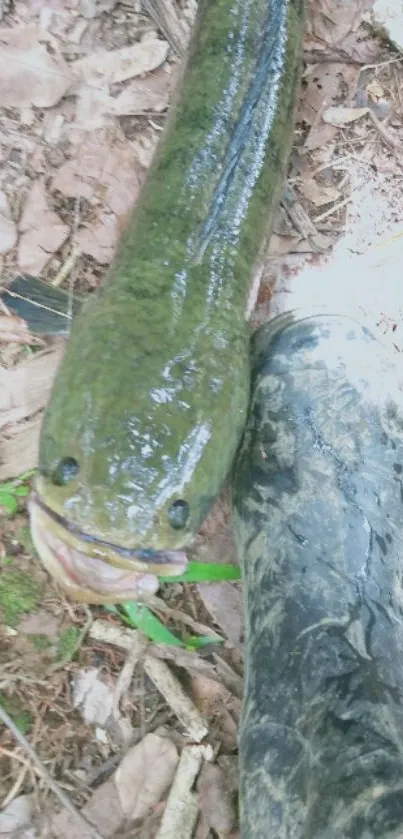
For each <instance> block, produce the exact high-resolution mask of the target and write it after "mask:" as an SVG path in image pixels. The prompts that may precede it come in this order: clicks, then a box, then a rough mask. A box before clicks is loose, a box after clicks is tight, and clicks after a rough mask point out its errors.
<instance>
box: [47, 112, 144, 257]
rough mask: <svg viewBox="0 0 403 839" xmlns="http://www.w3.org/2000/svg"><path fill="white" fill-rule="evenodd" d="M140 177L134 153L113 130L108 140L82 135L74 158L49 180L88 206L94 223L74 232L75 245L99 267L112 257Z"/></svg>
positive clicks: (106, 135)
mask: <svg viewBox="0 0 403 839" xmlns="http://www.w3.org/2000/svg"><path fill="white" fill-rule="evenodd" d="M81 137H82V134H81ZM142 174H143V173H142V169H141V168H140V166H139V164H138V162H137V160H136V154H135V151H134V150H133V148H132V146H131V144H130V143H129V142H128V141H127V140H126V139H125V138H124V137H123V135H122V134H121V132H120V130H119V129H118V128H116V130H115V131H114V134H113V136H112V137H111V132H109V131H106V130H105V131H104V130H101V131H98V132H92V134H91V135H85V139H84V141H82V143H81V145H80V146H78V148H77V156H76V157H75V158H73V159H72V160H69V161H67V163H65V164H64V165H63V166H61V168H60V169H59V170H58V171H57V173H56V175H55V177H54V179H53V182H52V189H54V190H58V191H60V192H62V193H63V194H64V195H67V196H68V197H69V198H77V197H83V198H85V199H86V200H87V201H88V202H90V203H91V205H92V217H93V218H94V221H93V222H92V223H91V224H90V223H88V222H85V223H84V225H83V226H82V227H81V228H79V229H78V232H77V234H76V237H75V244H76V245H77V246H78V247H79V248H80V249H81V250H82V252H83V253H85V254H88V255H90V256H93V257H94V259H96V260H97V261H98V262H100V263H101V264H107V263H108V262H109V261H110V260H111V258H112V255H113V251H114V248H115V245H116V242H117V240H118V236H119V232H120V227H121V224H122V219H123V220H125V219H126V217H127V214H128V213H129V212H130V210H131V209H132V207H133V205H134V204H135V202H136V199H137V196H138V193H139V190H140V184H141V180H142Z"/></svg>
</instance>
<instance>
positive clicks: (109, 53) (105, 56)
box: [72, 35, 169, 85]
mask: <svg viewBox="0 0 403 839" xmlns="http://www.w3.org/2000/svg"><path fill="white" fill-rule="evenodd" d="M168 49H169V45H168V44H167V42H166V41H161V40H159V39H158V38H157V37H156V36H155V35H154V36H153V37H148V38H145V39H144V40H143V41H139V42H138V43H136V44H132V46H129V47H122V48H121V49H117V50H100V51H99V52H96V53H94V54H93V55H90V56H88V57H87V58H80V59H79V60H78V61H76V62H74V64H73V65H72V72H73V73H74V75H75V76H76V78H78V79H80V80H82V81H84V82H85V83H86V84H94V83H97V84H104V85H105V84H107V85H111V84H117V83H118V82H125V81H126V80H127V79H132V78H133V77H134V76H142V75H143V74H144V73H150V72H151V70H155V68H156V67H160V65H161V64H163V63H164V61H165V59H166V57H167V54H168Z"/></svg>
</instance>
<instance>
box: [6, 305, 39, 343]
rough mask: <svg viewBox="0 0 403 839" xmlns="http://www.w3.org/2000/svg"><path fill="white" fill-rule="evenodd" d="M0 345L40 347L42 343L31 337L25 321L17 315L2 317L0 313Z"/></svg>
mask: <svg viewBox="0 0 403 839" xmlns="http://www.w3.org/2000/svg"><path fill="white" fill-rule="evenodd" d="M0 343H4V344H10V343H15V344H30V345H32V346H33V345H42V346H43V341H41V340H40V339H39V338H36V337H34V335H31V333H30V331H29V328H28V325H27V324H26V322H25V320H23V319H22V318H19V317H17V315H3V314H1V312H0Z"/></svg>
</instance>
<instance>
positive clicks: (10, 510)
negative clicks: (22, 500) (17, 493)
mask: <svg viewBox="0 0 403 839" xmlns="http://www.w3.org/2000/svg"><path fill="white" fill-rule="evenodd" d="M1 507H4V509H5V510H6V513H7V515H9V516H13V515H14V513H16V512H17V510H18V504H17V501H16V500H15V498H14V496H13V495H9V494H8V493H3V492H1V491H0V509H1Z"/></svg>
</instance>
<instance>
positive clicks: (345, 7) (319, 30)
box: [308, 0, 373, 46]
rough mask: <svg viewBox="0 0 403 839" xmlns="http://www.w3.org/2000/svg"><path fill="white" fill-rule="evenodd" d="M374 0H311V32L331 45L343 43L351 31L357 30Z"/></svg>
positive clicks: (309, 14)
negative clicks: (352, 1) (348, 0)
mask: <svg viewBox="0 0 403 839" xmlns="http://www.w3.org/2000/svg"><path fill="white" fill-rule="evenodd" d="M372 2H373V0H355V2H354V3H346V2H345V0H311V2H310V4H309V10H308V22H309V32H310V34H311V35H314V36H315V37H316V38H317V39H318V40H320V41H322V42H324V43H326V44H329V45H330V46H336V45H339V44H340V45H341V46H343V41H344V39H345V38H346V37H347V35H348V34H349V33H350V32H355V31H357V29H358V27H359V26H360V25H361V22H362V16H363V14H364V12H365V11H367V10H368V9H369V8H370V7H371V5H372Z"/></svg>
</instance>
